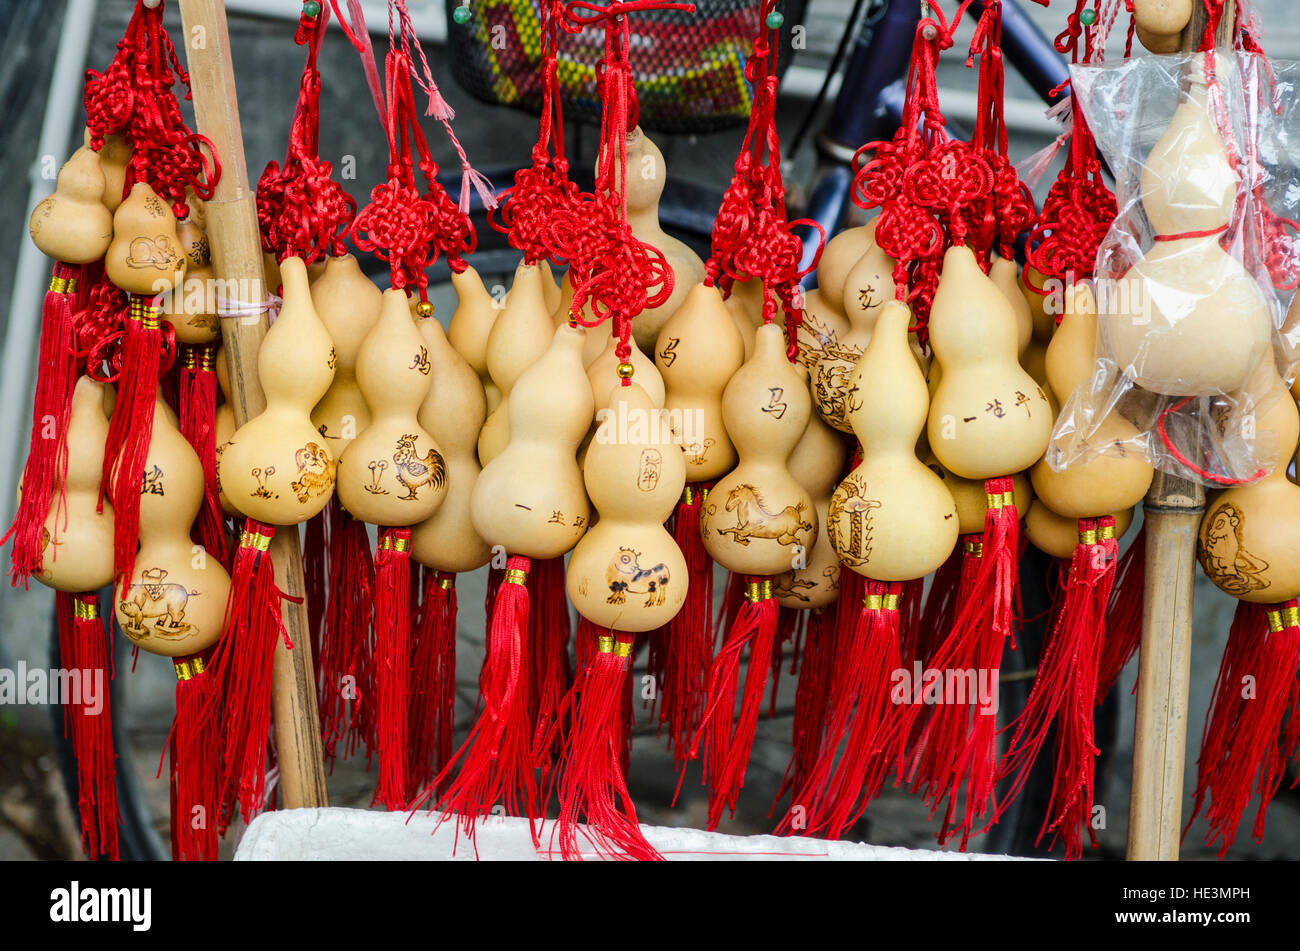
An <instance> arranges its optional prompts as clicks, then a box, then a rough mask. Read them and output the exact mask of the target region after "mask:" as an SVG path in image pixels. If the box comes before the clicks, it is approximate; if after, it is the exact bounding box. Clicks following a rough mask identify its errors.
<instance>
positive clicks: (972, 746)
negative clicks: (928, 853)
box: [914, 478, 1020, 850]
mask: <svg viewBox="0 0 1300 951" xmlns="http://www.w3.org/2000/svg"><path fill="white" fill-rule="evenodd" d="M984 489H985V493H986V495H987V498H988V509H987V512H986V513H985V517H984V534H983V536H982V537H981V539H980V541H979V542H978V543H977V544H978V546H979V547H978V549H977V552H973V553H976V554H977V555H978V557H977V558H976V559H974V565H973V571H974V575H973V577H972V578H970V580H969V584H962V585H959V590H960V595H959V603H958V605H957V612H956V617H955V618H954V621H953V627H952V630H951V632H950V633H949V634H948V636H947V637H946V638H945V639H944V641H943V643H942V644H941V645H940V646H939V648H938V650H936V651H935V654H934V656H933V658H932V659H931V660H930V664H929V666H930V667H931V668H934V669H937V670H940V671H945V672H946V671H954V672H962V673H963V674H964V680H965V681H966V682H967V683H969V682H970V679H971V677H972V675H973V678H974V681H975V686H976V692H977V693H978V687H979V685H980V684H981V683H982V684H984V685H986V687H987V688H988V689H989V690H991V691H994V696H993V697H990V698H988V700H989V706H991V707H992V709H988V708H987V707H985V706H984V705H983V704H982V703H981V702H980V700H979V698H978V696H977V697H975V698H963V699H965V700H966V701H967V702H964V703H956V702H944V703H940V704H936V705H935V706H934V709H933V710H932V711H931V712H930V713H929V716H928V718H927V721H926V725H925V728H924V729H923V731H922V733H921V736H920V738H919V740H918V746H919V748H920V753H919V760H918V763H919V769H918V772H917V774H916V777H915V787H914V788H923V789H924V791H925V796H926V799H927V800H928V802H929V805H930V810H931V812H932V813H933V812H935V811H937V810H938V808H939V806H940V805H941V804H942V803H943V802H944V801H945V800H947V803H948V808H947V811H946V813H945V815H944V820H943V826H942V828H941V829H940V831H939V833H938V840H939V843H940V844H946V843H947V842H948V840H949V839H950V838H951V837H952V836H953V835H954V834H955V833H956V831H957V829H960V830H961V835H962V839H961V848H962V849H963V850H964V849H965V848H966V845H967V842H968V841H969V839H970V836H971V833H972V831H973V829H974V827H975V822H976V820H977V819H979V818H981V817H983V816H985V815H988V814H989V813H990V812H991V810H992V806H993V787H994V775H995V770H996V765H997V764H996V739H997V716H996V712H997V702H996V691H997V689H998V688H997V683H998V681H997V676H998V671H999V669H1000V668H1001V666H1002V649H1003V647H1004V645H1005V643H1006V641H1007V639H1008V638H1011V637H1012V618H1013V615H1014V611H1015V605H1016V598H1017V591H1016V587H1017V584H1016V582H1017V577H1018V574H1017V570H1016V556H1017V552H1018V550H1019V541H1020V517H1019V514H1018V513H1017V511H1016V506H1015V502H1014V495H1013V491H1012V484H1011V479H1010V478H998V479H989V480H988V481H987V482H985V484H984ZM1013 646H1014V641H1013ZM945 699H946V700H954V699H955V698H945ZM963 787H964V788H965V799H966V801H965V808H964V810H963V811H962V815H961V818H960V820H958V819H957V808H958V799H959V798H960V797H961V794H962V789H963Z"/></svg>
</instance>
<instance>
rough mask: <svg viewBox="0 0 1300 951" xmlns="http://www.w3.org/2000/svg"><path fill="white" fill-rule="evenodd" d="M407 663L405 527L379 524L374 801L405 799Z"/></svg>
mask: <svg viewBox="0 0 1300 951" xmlns="http://www.w3.org/2000/svg"><path fill="white" fill-rule="evenodd" d="M410 663H411V530H410V529H409V528H381V529H380V530H379V545H378V549H377V552H376V555H375V688H376V698H377V701H378V709H377V711H376V717H375V720H376V731H377V735H378V740H379V782H378V784H377V785H376V786H375V796H374V801H375V802H378V803H380V804H381V805H383V806H384V807H385V808H386V809H389V810H396V809H403V808H405V806H406V802H407V788H406V781H407V772H406V729H407V716H408V707H409V699H410Z"/></svg>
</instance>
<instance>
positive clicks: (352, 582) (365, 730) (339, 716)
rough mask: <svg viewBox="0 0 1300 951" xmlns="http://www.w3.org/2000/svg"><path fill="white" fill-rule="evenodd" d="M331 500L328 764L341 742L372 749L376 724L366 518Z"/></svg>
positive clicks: (323, 703) (347, 750) (346, 748)
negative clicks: (348, 511)
mask: <svg viewBox="0 0 1300 951" xmlns="http://www.w3.org/2000/svg"><path fill="white" fill-rule="evenodd" d="M331 505H332V506H333V507H332V508H330V509H327V510H326V511H328V512H329V513H330V526H329V544H330V556H329V595H328V600H327V602H326V605H325V615H324V618H323V619H322V621H321V639H320V659H319V662H318V663H319V673H318V675H317V682H318V683H319V685H320V694H319V695H320V717H321V738H322V745H323V747H324V752H325V758H326V759H327V760H328V761H329V763H330V767H331V769H332V768H333V764H334V761H335V759H336V757H337V756H338V755H339V749H338V746H339V743H340V742H341V743H342V744H343V753H342V755H343V757H344V758H345V759H346V758H349V757H351V756H352V755H353V754H354V753H355V752H356V751H357V750H358V749H359V748H361V747H362V746H363V745H364V746H365V748H366V750H367V754H368V755H373V754H374V753H375V752H376V751H377V750H378V748H379V742H378V738H377V736H376V729H375V723H376V719H377V718H376V717H375V712H376V711H375V708H376V707H377V706H378V704H377V702H376V700H377V696H378V693H377V691H376V689H375V661H374V652H373V646H372V644H371V636H370V635H371V626H372V624H373V619H374V611H373V605H374V590H375V563H374V558H373V555H372V554H371V551H370V539H369V537H368V536H367V535H366V526H365V523H364V522H359V521H357V520H356V519H354V518H353V517H352V516H351V515H349V514H348V513H347V512H345V511H343V509H342V507H338V506H335V505H334V503H331ZM309 590H310V589H309ZM349 704H351V707H350V710H351V716H350V717H349V715H348V714H349Z"/></svg>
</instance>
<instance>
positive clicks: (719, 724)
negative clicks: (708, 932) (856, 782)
mask: <svg viewBox="0 0 1300 951" xmlns="http://www.w3.org/2000/svg"><path fill="white" fill-rule="evenodd" d="M776 618H777V603H776V600H775V599H774V598H773V597H772V581H771V579H770V578H765V579H753V578H751V579H749V580H748V581H747V582H746V584H745V600H744V603H743V605H742V606H741V607H740V609H739V610H738V611H737V612H736V616H735V620H734V621H733V622H732V625H731V628H730V630H729V631H728V632H727V636H726V640H725V642H724V643H723V645H722V649H721V650H720V651H718V655H717V656H716V657H715V658H714V659H713V663H712V665H711V666H710V668H709V689H708V700H707V703H706V705H705V711H704V716H703V718H702V720H701V722H700V726H699V729H698V730H696V733H695V737H694V738H693V739H692V740H691V749H690V758H691V759H695V758H696V757H697V756H698V755H699V750H700V743H701V741H703V742H704V745H705V751H704V781H705V782H706V783H707V784H708V786H709V821H708V829H709V831H713V830H714V829H716V828H717V826H718V822H719V821H721V819H722V811H723V809H724V808H725V809H727V810H729V811H730V812H732V813H734V812H735V809H736V800H737V798H738V797H739V795H740V789H741V787H742V786H743V785H744V783H745V769H746V767H747V766H748V765H749V753H750V750H751V749H752V748H753V746H754V734H755V731H756V730H757V728H758V714H759V709H760V708H761V707H762V705H763V694H764V692H765V690H766V686H767V676H768V671H769V669H770V666H771V662H772V643H773V641H774V640H775V638H776ZM746 646H748V647H749V664H748V667H747V669H746V671H745V685H744V688H743V690H742V692H741V697H740V712H739V714H735V713H734V711H735V703H736V689H737V685H738V683H739V675H740V655H741V652H742V651H743V650H744V649H745V647H746ZM683 775H685V774H684V773H683ZM680 788H681V780H680V779H679V780H678V789H679V790H680Z"/></svg>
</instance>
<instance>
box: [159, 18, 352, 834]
mask: <svg viewBox="0 0 1300 951" xmlns="http://www.w3.org/2000/svg"><path fill="white" fill-rule="evenodd" d="M179 4H180V12H181V22H182V25H183V28H184V34H185V35H184V45H185V49H186V53H187V57H188V60H189V71H190V81H191V85H192V87H193V95H194V115H195V118H196V120H197V125H198V131H199V132H201V133H202V134H203V135H205V136H207V137H208V139H210V140H211V142H212V145H213V148H214V149H215V150H216V153H217V156H218V157H219V159H220V161H221V179H220V181H218V183H217V187H216V194H214V195H213V197H212V199H211V200H210V201H208V202H207V204H206V212H207V230H208V237H209V240H210V242H211V245H212V265H213V270H214V271H215V273H216V276H217V279H218V280H221V281H223V282H224V285H223V286H225V287H226V288H238V289H239V290H238V291H237V292H231V291H227V297H237V298H238V299H239V300H241V301H245V302H255V301H261V300H263V299H264V298H265V297H266V292H265V287H266V278H265V275H264V272H263V269H262V244H261V239H260V237H259V235H258V230H257V207H256V203H255V197H254V193H253V191H252V189H250V188H249V185H248V165H247V162H246V159H245V157H244V137H243V133H242V131H241V129H240V124H239V102H238V99H237V98H236V96H235V72H234V66H233V64H232V62H231V57H230V34H229V31H228V30H227V27H226V9H225V3H224V2H223V0H179ZM267 326H268V320H267V316H266V314H261V315H259V316H257V317H241V318H236V319H223V320H222V322H221V333H222V339H223V342H224V343H225V348H226V356H227V360H228V363H229V366H230V386H231V394H230V395H231V398H232V400H233V402H234V407H233V408H234V411H235V422H236V424H238V425H243V423H244V421H245V420H247V419H248V418H249V417H252V416H256V415H257V414H258V413H260V412H261V411H262V410H263V409H265V408H266V397H265V395H264V394H263V392H262V386H261V383H260V382H259V380H258V378H257V351H258V348H259V347H260V346H261V344H262V338H263V337H265V336H266V330H267ZM271 560H272V563H273V564H274V566H275V580H276V584H278V585H279V586H280V589H281V590H282V591H284V592H285V593H286V594H288V595H291V596H293V597H297V598H302V597H304V595H305V594H306V588H305V586H304V584H303V576H302V552H301V550H300V548H299V545H298V533H297V531H295V530H293V529H282V530H280V531H277V532H276V533H275V539H274V541H272V543H271ZM280 613H281V617H282V618H283V620H284V624H285V628H286V629H287V630H288V631H289V637H290V639H291V640H292V641H293V649H292V650H288V649H286V648H285V646H284V643H283V642H282V641H281V640H280V639H278V638H277V640H276V645H275V665H274V668H273V674H272V677H273V688H272V695H273V699H272V704H273V716H274V722H275V745H276V753H277V757H278V761H279V766H280V789H281V791H282V793H283V796H282V802H283V803H284V805H285V807H286V808H290V809H293V808H299V807H310V806H324V805H326V804H327V795H326V791H325V767H324V762H323V758H322V755H321V742H320V718H319V716H318V714H317V711H316V682H315V677H314V675H313V670H312V656H311V638H310V637H309V635H308V627H307V608H306V605H305V603H303V604H294V603H293V602H291V601H285V602H283V606H282V608H281V612H280Z"/></svg>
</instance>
